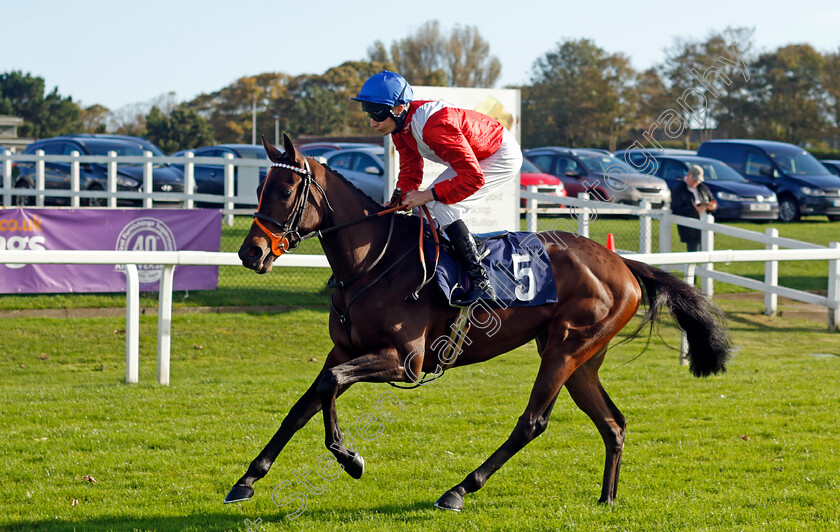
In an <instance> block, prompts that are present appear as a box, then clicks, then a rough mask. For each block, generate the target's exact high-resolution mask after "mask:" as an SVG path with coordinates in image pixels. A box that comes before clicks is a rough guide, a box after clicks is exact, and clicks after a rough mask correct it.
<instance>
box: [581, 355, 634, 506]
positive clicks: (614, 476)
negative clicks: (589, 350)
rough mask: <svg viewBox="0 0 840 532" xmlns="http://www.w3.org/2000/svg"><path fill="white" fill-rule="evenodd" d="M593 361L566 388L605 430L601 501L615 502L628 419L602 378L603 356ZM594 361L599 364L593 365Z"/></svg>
mask: <svg viewBox="0 0 840 532" xmlns="http://www.w3.org/2000/svg"><path fill="white" fill-rule="evenodd" d="M595 358H597V357H593V359H590V361H589V362H588V363H586V364H584V365H583V366H581V367H580V368H578V369H577V371H575V372H574V373H572V375H571V377H569V380H568V381H567V382H566V389H567V390H568V391H569V395H571V396H572V399H573V400H574V402H575V404H576V405H577V406H578V408H580V409H581V410H583V411H584V413H586V415H588V416H589V418H590V419H592V421H593V422H594V423H595V426H596V427H597V428H598V432H600V433H601V437H602V438H603V439H604V447H605V449H606V458H605V460H604V481H603V485H602V487H601V498H600V499H599V500H598V502H601V503H607V504H609V503H611V502H613V501H614V500H615V495H616V491H617V490H618V473H619V470H620V469H621V453H622V451H623V450H624V432H625V428H626V426H627V422H626V421H625V419H624V416H623V415H621V412H620V411H619V410H618V408H617V407H616V406H615V404H613V402H612V400H610V396H609V395H607V392H606V391H604V388H603V387H602V386H601V381H600V379H599V378H598V366H600V359H599V360H595ZM592 362H594V363H595V364H590V363H592Z"/></svg>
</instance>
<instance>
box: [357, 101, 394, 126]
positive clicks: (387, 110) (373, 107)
mask: <svg viewBox="0 0 840 532" xmlns="http://www.w3.org/2000/svg"><path fill="white" fill-rule="evenodd" d="M362 111H364V112H365V113H367V115H368V116H369V117H370V118H371V120H375V121H376V122H384V121H385V120H387V119H389V118H391V106H390V105H388V104H384V103H371V102H362Z"/></svg>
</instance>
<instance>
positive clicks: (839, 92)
mask: <svg viewBox="0 0 840 532" xmlns="http://www.w3.org/2000/svg"><path fill="white" fill-rule="evenodd" d="M822 85H823V88H824V89H825V92H826V94H827V95H828V98H829V99H828V101H827V102H826V106H827V107H828V115H829V120H830V124H831V126H830V128H831V136H832V137H833V139H834V147H835V148H837V147H840V145H838V143H840V49H838V50H837V51H836V52H834V53H829V54H826V56H825V65H824V67H823V75H822Z"/></svg>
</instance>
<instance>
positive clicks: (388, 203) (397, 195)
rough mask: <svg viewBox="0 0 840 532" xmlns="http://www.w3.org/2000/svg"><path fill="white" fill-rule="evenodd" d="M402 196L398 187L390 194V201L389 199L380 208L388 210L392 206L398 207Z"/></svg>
mask: <svg viewBox="0 0 840 532" xmlns="http://www.w3.org/2000/svg"><path fill="white" fill-rule="evenodd" d="M402 195H403V194H402V189H400V187H397V188H395V189H394V193H393V194H391V199H389V200H388V201H386V202H385V203H383V204H382V206H383V207H385V208H386V209H389V208H391V207H393V206H394V205H399V204H400V199H402Z"/></svg>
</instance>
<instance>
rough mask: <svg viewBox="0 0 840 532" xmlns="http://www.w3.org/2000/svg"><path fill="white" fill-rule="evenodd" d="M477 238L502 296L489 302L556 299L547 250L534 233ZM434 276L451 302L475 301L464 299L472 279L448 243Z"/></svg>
mask: <svg viewBox="0 0 840 532" xmlns="http://www.w3.org/2000/svg"><path fill="white" fill-rule="evenodd" d="M427 229H428V227H427ZM426 242H427V254H428V255H429V256H431V257H434V245H435V244H434V242H431V243H429V240H428V239H427V240H426ZM476 242H477V243H478V245H479V252H480V253H481V255H482V260H481V263H482V264H483V265H484V267H485V268H486V269H487V273H488V275H489V276H490V282H491V283H492V284H493V288H495V289H496V294H497V295H498V296H499V300H500V301H498V302H496V303H495V305H493V304H492V303H490V304H491V305H492V306H503V307H528V306H534V305H544V304H546V303H556V302H557V285H556V284H555V282H554V275H553V272H552V271H551V263H550V262H549V259H548V253H547V252H546V251H545V247H543V245H542V242H540V240H539V239H538V238H537V236H536V235H535V234H534V233H528V232H512V233H503V234H493V235H490V236H488V237H487V238H481V235H476ZM435 278H436V280H437V285H438V287H439V288H440V289H441V291H442V292H443V293H444V295H445V296H446V298H447V300H448V301H449V302H450V304H452V302H453V301H458V302H459V305H469V304H470V303H472V301H463V300H462V299H461V298H463V297H464V296H465V295H466V293H467V291H468V290H469V283H470V280H469V278H468V277H467V274H466V272H465V271H464V269H463V268H462V267H461V265H460V264H459V263H458V261H457V260H456V259H455V258H453V257H452V256H451V255H450V253H449V250H448V249H447V246H441V252H440V260H439V262H438V266H437V271H436V276H435Z"/></svg>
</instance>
